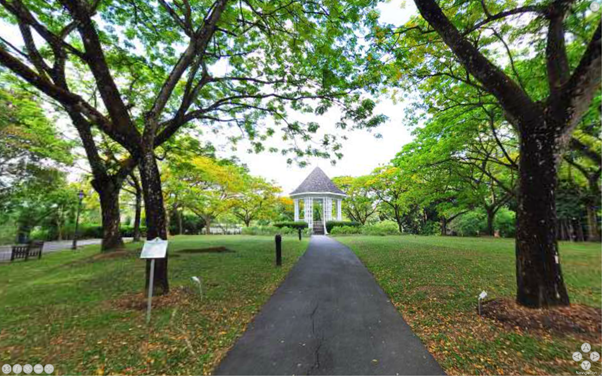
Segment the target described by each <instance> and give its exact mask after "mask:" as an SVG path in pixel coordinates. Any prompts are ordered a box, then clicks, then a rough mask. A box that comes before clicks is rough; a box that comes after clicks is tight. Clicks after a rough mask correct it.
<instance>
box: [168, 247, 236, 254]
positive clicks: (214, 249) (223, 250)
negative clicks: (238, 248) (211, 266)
mask: <svg viewBox="0 0 602 376" xmlns="http://www.w3.org/2000/svg"><path fill="white" fill-rule="evenodd" d="M233 252H234V251H233V250H231V249H228V248H226V247H209V248H191V249H183V250H181V251H178V253H193V254H194V253H233Z"/></svg>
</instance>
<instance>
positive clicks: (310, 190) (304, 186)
mask: <svg viewBox="0 0 602 376" xmlns="http://www.w3.org/2000/svg"><path fill="white" fill-rule="evenodd" d="M311 194H332V195H338V196H343V197H345V196H347V195H346V194H345V192H343V191H341V190H340V189H339V187H337V186H336V185H335V184H334V183H333V182H332V180H330V178H329V177H328V176H326V174H325V173H324V171H322V169H321V168H320V167H316V168H314V170H313V171H312V172H311V173H310V174H309V175H308V176H307V177H306V178H305V180H303V182H302V183H301V185H299V186H298V187H297V189H295V190H294V191H292V192H291V197H295V196H303V195H311Z"/></svg>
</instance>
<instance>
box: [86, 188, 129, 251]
mask: <svg viewBox="0 0 602 376" xmlns="http://www.w3.org/2000/svg"><path fill="white" fill-rule="evenodd" d="M92 186H93V187H94V189H95V190H96V192H98V196H99V197H100V208H101V214H102V245H101V251H102V252H109V251H114V250H117V249H121V248H123V239H122V238H121V229H120V225H121V218H120V211H119V191H120V190H121V186H120V184H117V182H115V181H113V179H109V180H103V181H98V180H96V179H94V180H93V181H92Z"/></svg>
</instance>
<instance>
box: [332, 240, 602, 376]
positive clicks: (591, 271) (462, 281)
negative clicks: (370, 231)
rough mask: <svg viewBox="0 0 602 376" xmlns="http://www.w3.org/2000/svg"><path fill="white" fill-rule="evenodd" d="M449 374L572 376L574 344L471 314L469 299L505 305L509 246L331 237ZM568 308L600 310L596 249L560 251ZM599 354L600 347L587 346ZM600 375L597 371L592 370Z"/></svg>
mask: <svg viewBox="0 0 602 376" xmlns="http://www.w3.org/2000/svg"><path fill="white" fill-rule="evenodd" d="M337 240H339V241H341V242H342V243H344V244H346V245H348V246H349V247H350V248H351V249H352V250H353V251H354V252H355V253H356V254H357V255H358V257H359V258H360V259H361V260H362V262H363V263H364V265H366V267H367V268H368V269H369V270H370V271H371V272H372V273H373V275H374V276H375V278H376V279H377V281H378V282H379V284H380V286H381V287H382V288H383V290H384V291H385V292H386V293H387V294H388V295H389V296H390V298H391V301H392V302H393V304H394V305H395V306H396V307H397V309H398V310H399V311H400V312H401V314H402V315H403V316H404V318H405V319H406V321H408V323H409V324H410V326H411V327H412V329H413V330H414V331H415V333H416V334H417V335H418V336H419V337H420V338H421V339H422V341H423V342H424V343H425V344H426V345H427V347H428V348H429V350H430V351H431V353H432V354H433V355H434V356H435V358H436V359H437V360H438V361H439V363H440V364H441V365H442V366H443V368H444V369H445V370H446V372H447V373H449V374H470V375H475V374H561V373H563V374H572V375H575V371H582V372H584V371H583V370H582V369H581V368H579V364H578V363H577V362H574V361H573V360H572V358H571V355H572V353H573V352H575V351H578V350H579V348H580V346H581V343H582V342H583V341H582V339H580V338H577V337H573V336H562V335H553V334H550V333H547V334H546V333H544V334H541V333H539V334H536V333H529V332H525V331H522V330H521V329H519V328H508V327H505V326H502V325H501V324H499V323H497V322H494V321H493V320H490V319H485V318H481V317H479V316H478V315H477V314H476V312H475V309H476V308H475V307H476V297H477V295H478V294H479V293H480V292H481V291H482V290H486V291H487V292H488V293H489V297H491V298H499V297H508V298H513V297H514V295H515V291H516V282H515V264H514V241H513V240H509V239H493V238H455V237H438V236H432V237H427V236H385V237H370V236H339V237H337ZM560 257H561V262H562V267H563V272H564V276H565V280H566V283H567V286H568V289H569V294H570V297H571V299H572V303H574V304H585V305H590V306H594V307H598V308H599V307H600V304H601V293H602V291H601V284H602V282H601V278H602V272H601V268H602V267H601V264H602V252H601V248H600V244H586V243H561V245H560ZM592 345H594V346H593V347H594V348H595V349H596V351H598V352H600V341H599V340H598V341H597V343H596V344H594V343H592ZM592 371H595V372H597V373H596V374H600V363H599V362H598V363H597V364H596V365H594V366H593V367H592Z"/></svg>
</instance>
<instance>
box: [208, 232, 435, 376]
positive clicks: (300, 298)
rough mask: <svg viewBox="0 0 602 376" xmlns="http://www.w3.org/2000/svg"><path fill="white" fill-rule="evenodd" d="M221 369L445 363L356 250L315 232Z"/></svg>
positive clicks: (302, 371) (245, 371)
mask: <svg viewBox="0 0 602 376" xmlns="http://www.w3.org/2000/svg"><path fill="white" fill-rule="evenodd" d="M284 255H285V257H286V250H285V251H284ZM215 374H238V375H259V374H266V375H273V374H289V375H309V374H318V375H343V374H346V375H350V374H365V375H370V374H389V375H395V374H400V375H404V374H405V375H425V374H426V375H432V374H443V370H442V369H441V367H440V366H439V365H438V364H437V362H436V361H435V360H434V359H433V357H432V356H431V355H430V354H429V353H428V351H427V350H426V349H425V347H424V345H423V344H422V342H420V340H419V339H418V337H416V336H415V335H414V333H412V331H411V329H410V327H409V326H408V325H407V324H406V322H405V321H404V320H403V318H402V317H401V316H400V315H399V313H398V312H397V311H396V309H395V307H393V305H392V304H391V302H390V301H389V299H388V298H387V296H386V295H385V293H384V292H383V291H382V290H381V289H380V287H379V286H378V284H377V283H376V281H375V280H374V278H373V277H372V275H371V274H370V272H368V270H367V269H366V267H364V265H363V264H362V263H361V262H360V261H359V259H358V258H357V257H356V256H355V254H354V253H353V252H351V250H349V248H347V247H345V246H344V245H342V244H341V243H339V242H337V241H335V240H333V239H331V238H328V237H326V236H312V238H311V241H310V244H309V248H308V250H307V252H306V253H305V255H304V256H303V257H302V258H301V259H300V260H299V262H298V263H297V265H295V267H294V268H293V269H292V270H291V272H290V274H289V275H288V277H287V278H286V280H285V281H284V282H283V283H282V285H281V286H280V287H279V288H278V289H277V290H276V292H275V293H274V295H273V296H272V297H271V298H270V300H269V301H268V302H267V303H266V304H265V306H264V307H263V308H262V310H261V312H260V313H259V314H258V315H257V317H256V318H255V320H253V322H252V323H251V324H249V328H248V329H247V331H246V332H245V334H244V335H243V336H242V337H241V338H240V339H239V340H238V342H237V343H236V344H235V345H234V347H233V348H232V349H231V350H230V352H229V353H228V354H227V355H226V358H225V359H224V360H223V361H222V362H221V364H220V365H219V366H218V368H217V369H216V371H215Z"/></svg>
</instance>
